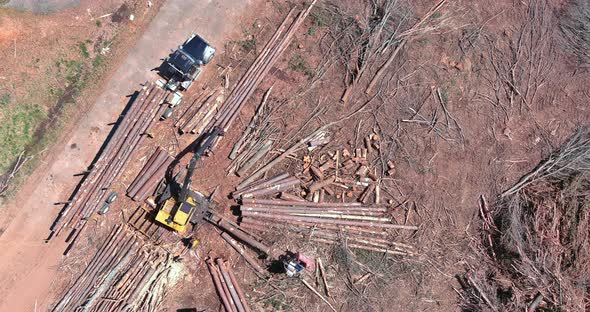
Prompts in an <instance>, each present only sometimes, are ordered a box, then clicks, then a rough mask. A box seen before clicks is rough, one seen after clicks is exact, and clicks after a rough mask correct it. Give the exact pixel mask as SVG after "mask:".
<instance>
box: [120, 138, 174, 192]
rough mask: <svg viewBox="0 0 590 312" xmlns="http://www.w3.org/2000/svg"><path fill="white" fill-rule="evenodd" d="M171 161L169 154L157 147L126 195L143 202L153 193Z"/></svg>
mask: <svg viewBox="0 0 590 312" xmlns="http://www.w3.org/2000/svg"><path fill="white" fill-rule="evenodd" d="M173 160H174V158H172V156H170V154H168V153H167V152H166V151H165V150H163V149H162V148H161V147H159V146H158V147H157V148H156V151H155V152H154V153H153V154H152V156H150V158H149V159H148V161H147V162H146V163H145V165H144V166H143V168H142V169H141V171H140V172H139V174H137V177H136V178H135V180H133V182H132V183H131V185H129V187H128V188H127V195H128V196H129V197H131V198H132V199H133V200H135V201H144V200H145V199H146V198H147V197H148V196H149V195H150V194H152V193H153V192H154V189H155V188H156V186H157V185H158V183H159V182H160V180H162V178H163V177H164V174H165V173H166V169H168V166H170V164H171V163H172V161H173Z"/></svg>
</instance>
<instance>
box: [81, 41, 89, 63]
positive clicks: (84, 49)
mask: <svg viewBox="0 0 590 312" xmlns="http://www.w3.org/2000/svg"><path fill="white" fill-rule="evenodd" d="M78 47H79V48H80V52H81V53H82V56H83V57H84V58H85V59H87V58H89V57H90V53H88V47H87V46H86V42H80V43H79V44H78Z"/></svg>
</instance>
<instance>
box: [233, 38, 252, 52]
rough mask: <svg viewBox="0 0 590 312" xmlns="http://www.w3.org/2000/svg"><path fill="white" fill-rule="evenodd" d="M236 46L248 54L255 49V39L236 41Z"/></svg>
mask: <svg viewBox="0 0 590 312" xmlns="http://www.w3.org/2000/svg"><path fill="white" fill-rule="evenodd" d="M237 44H238V45H239V46H240V48H242V50H244V52H250V51H252V50H254V49H255V48H256V39H254V38H252V39H246V40H240V41H237Z"/></svg>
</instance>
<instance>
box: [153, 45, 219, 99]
mask: <svg viewBox="0 0 590 312" xmlns="http://www.w3.org/2000/svg"><path fill="white" fill-rule="evenodd" d="M214 55H215V48H214V47H212V46H211V45H210V44H209V43H208V42H207V41H206V40H205V39H203V38H201V36H199V35H196V34H192V35H191V37H190V38H188V39H187V40H186V41H185V42H184V43H183V44H182V45H180V46H178V49H176V51H174V52H172V53H171V54H170V55H169V56H168V57H166V59H164V63H163V64H162V65H161V66H160V68H159V69H160V75H161V76H162V77H163V78H164V79H166V80H167V82H166V87H167V88H168V89H170V90H171V91H177V90H187V89H188V88H189V87H190V86H191V84H192V82H193V81H194V80H195V79H196V78H197V76H198V75H199V73H201V66H203V65H205V64H207V63H209V61H211V59H213V56H214Z"/></svg>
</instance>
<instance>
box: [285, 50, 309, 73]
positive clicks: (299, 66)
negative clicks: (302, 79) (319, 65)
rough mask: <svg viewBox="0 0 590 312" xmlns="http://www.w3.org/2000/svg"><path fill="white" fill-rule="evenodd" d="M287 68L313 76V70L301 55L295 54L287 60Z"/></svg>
mask: <svg viewBox="0 0 590 312" xmlns="http://www.w3.org/2000/svg"><path fill="white" fill-rule="evenodd" d="M289 68H291V69H292V70H294V71H296V72H300V73H304V74H305V75H306V76H308V77H312V76H313V70H312V69H311V68H310V67H309V64H307V61H306V60H305V59H303V57H302V56H301V55H295V56H293V57H292V58H291V60H290V61H289Z"/></svg>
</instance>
